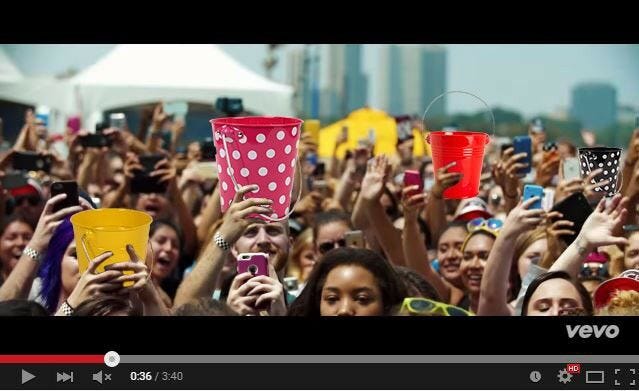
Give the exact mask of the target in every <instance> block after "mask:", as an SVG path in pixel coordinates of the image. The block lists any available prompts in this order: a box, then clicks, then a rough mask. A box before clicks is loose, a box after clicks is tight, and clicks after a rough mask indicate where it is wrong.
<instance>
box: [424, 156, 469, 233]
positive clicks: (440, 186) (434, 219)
mask: <svg viewBox="0 0 639 391" xmlns="http://www.w3.org/2000/svg"><path fill="white" fill-rule="evenodd" d="M454 165H455V162H452V163H450V164H448V165H446V166H444V167H441V168H439V169H438V170H437V171H436V172H435V184H434V185H433V187H432V188H431V190H430V194H429V197H428V204H427V205H426V209H425V212H424V214H425V217H426V218H425V220H426V225H428V229H429V231H430V233H431V235H432V242H433V243H437V242H438V241H439V237H440V236H441V235H442V233H443V232H444V230H446V226H447V225H448V221H447V220H446V202H445V200H444V190H446V189H448V188H449V187H453V186H455V185H456V184H457V183H459V181H460V180H461V178H462V174H461V173H459V172H448V169H449V168H451V167H453V166H454Z"/></svg>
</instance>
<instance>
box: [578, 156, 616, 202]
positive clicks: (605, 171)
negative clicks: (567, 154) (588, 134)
mask: <svg viewBox="0 0 639 391" xmlns="http://www.w3.org/2000/svg"><path fill="white" fill-rule="evenodd" d="M620 163H621V148H608V147H593V148H579V165H580V167H581V177H582V178H586V177H587V176H588V175H589V174H590V172H591V171H595V170H597V169H601V170H602V172H601V173H600V174H599V175H596V176H595V177H594V178H593V179H591V181H590V184H596V183H599V182H601V181H604V180H606V179H608V181H609V182H608V184H606V185H604V186H600V187H596V188H595V191H596V192H601V193H606V196H607V197H612V196H614V195H615V194H617V193H618V192H619V191H620V190H621V189H620V187H621V181H619V164H620Z"/></svg>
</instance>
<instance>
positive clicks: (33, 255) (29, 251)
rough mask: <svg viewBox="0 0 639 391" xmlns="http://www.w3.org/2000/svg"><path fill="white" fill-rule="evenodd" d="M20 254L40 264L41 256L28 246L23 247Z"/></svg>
mask: <svg viewBox="0 0 639 391" xmlns="http://www.w3.org/2000/svg"><path fill="white" fill-rule="evenodd" d="M22 253H23V254H24V255H26V256H28V257H29V258H31V259H33V260H34V261H36V262H40V261H41V260H42V254H40V253H39V252H38V251H36V250H34V249H32V248H31V247H29V246H27V247H25V248H24V250H22Z"/></svg>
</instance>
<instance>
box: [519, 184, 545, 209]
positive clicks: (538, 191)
mask: <svg viewBox="0 0 639 391" xmlns="http://www.w3.org/2000/svg"><path fill="white" fill-rule="evenodd" d="M533 197H539V199H538V200H537V201H535V202H534V203H533V204H532V205H530V207H529V208H528V209H542V205H541V201H542V199H543V198H544V188H543V187H541V186H538V185H526V186H524V197H523V200H524V201H526V200H529V199H531V198H533Z"/></svg>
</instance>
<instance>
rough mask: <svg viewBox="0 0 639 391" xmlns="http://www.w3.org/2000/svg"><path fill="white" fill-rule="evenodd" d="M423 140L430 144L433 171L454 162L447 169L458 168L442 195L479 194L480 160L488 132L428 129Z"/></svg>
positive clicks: (461, 195) (449, 197)
mask: <svg viewBox="0 0 639 391" xmlns="http://www.w3.org/2000/svg"><path fill="white" fill-rule="evenodd" d="M426 141H427V142H428V143H429V144H430V146H431V154H432V158H433V167H434V169H435V171H437V170H438V169H440V168H442V167H444V166H446V165H448V164H450V163H452V162H455V165H454V166H453V167H451V168H449V169H448V172H460V173H462V178H461V180H460V181H459V183H457V184H456V185H455V186H452V187H449V188H448V189H446V190H444V194H443V196H444V198H448V199H461V198H472V197H476V196H477V195H478V194H479V180H480V178H481V171H482V164H483V162H484V147H485V146H486V144H488V143H489V142H490V136H489V135H488V134H486V133H481V132H457V131H455V132H431V133H430V134H429V135H428V136H427V137H426Z"/></svg>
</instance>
